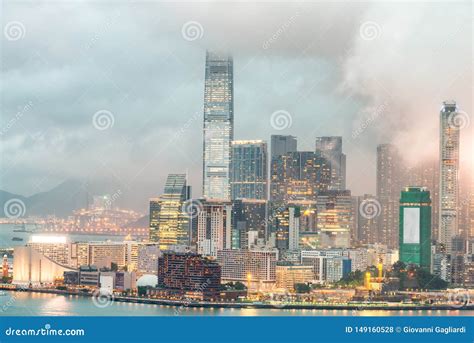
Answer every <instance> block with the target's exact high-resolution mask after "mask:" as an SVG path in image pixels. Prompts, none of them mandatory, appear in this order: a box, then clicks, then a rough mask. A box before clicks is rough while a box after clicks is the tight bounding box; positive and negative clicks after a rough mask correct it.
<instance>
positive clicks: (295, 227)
mask: <svg viewBox="0 0 474 343" xmlns="http://www.w3.org/2000/svg"><path fill="white" fill-rule="evenodd" d="M300 216H301V211H300V208H299V207H294V206H289V207H287V208H285V209H283V210H280V211H278V212H277V213H276V216H275V232H276V247H277V248H278V249H282V250H297V249H299V239H300Z"/></svg>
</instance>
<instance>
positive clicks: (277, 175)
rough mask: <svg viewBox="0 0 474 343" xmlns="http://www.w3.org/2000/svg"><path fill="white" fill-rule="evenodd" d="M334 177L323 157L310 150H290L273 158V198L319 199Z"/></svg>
mask: <svg viewBox="0 0 474 343" xmlns="http://www.w3.org/2000/svg"><path fill="white" fill-rule="evenodd" d="M330 181H331V168H330V165H329V163H328V161H327V160H326V159H325V158H324V157H320V156H318V155H317V154H316V153H314V152H311V151H298V152H290V153H287V154H285V155H280V156H278V157H276V158H274V159H273V161H272V167H271V188H270V198H271V200H273V201H294V200H316V196H317V194H318V192H321V191H326V190H328V188H329V184H330Z"/></svg>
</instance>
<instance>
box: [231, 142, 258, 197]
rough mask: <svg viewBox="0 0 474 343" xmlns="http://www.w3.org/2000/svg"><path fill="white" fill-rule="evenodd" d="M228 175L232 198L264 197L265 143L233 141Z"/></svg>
mask: <svg viewBox="0 0 474 343" xmlns="http://www.w3.org/2000/svg"><path fill="white" fill-rule="evenodd" d="M230 175H231V195H232V199H266V198H267V143H266V142H264V141H260V140H258V141H233V142H232V162H231V173H230Z"/></svg>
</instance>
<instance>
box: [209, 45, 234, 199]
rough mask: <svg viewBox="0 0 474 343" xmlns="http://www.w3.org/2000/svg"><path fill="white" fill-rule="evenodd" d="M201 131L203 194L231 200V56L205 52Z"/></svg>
mask: <svg viewBox="0 0 474 343" xmlns="http://www.w3.org/2000/svg"><path fill="white" fill-rule="evenodd" d="M203 134H204V146H203V196H204V197H205V198H216V199H225V200H230V162H231V141H233V139H234V75H233V60H232V57H230V56H227V55H220V54H216V53H211V52H207V53H206V74H205V84H204V132H203Z"/></svg>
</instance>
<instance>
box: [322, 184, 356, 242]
mask: <svg viewBox="0 0 474 343" xmlns="http://www.w3.org/2000/svg"><path fill="white" fill-rule="evenodd" d="M316 206H317V211H316V212H317V216H318V230H319V231H320V232H321V246H322V247H324V248H349V246H350V243H351V240H350V236H351V232H353V231H354V228H353V226H354V206H353V201H352V197H351V192H350V191H348V190H345V191H336V190H331V191H326V192H322V193H320V194H318V197H317V204H316Z"/></svg>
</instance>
